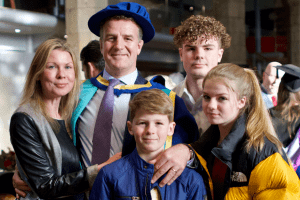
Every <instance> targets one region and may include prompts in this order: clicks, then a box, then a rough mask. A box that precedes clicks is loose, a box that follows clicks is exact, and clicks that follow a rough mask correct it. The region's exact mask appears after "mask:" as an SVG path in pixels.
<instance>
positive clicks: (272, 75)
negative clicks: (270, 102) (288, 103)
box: [262, 66, 282, 95]
mask: <svg viewBox="0 0 300 200" xmlns="http://www.w3.org/2000/svg"><path fill="white" fill-rule="evenodd" d="M280 75H281V76H278V77H276V68H275V67H273V66H268V67H267V68H266V70H265V72H264V73H263V83H262V85H263V86H264V88H265V89H266V90H267V91H268V93H269V94H274V95H276V94H277V93H278V87H279V84H280V81H281V78H282V74H280Z"/></svg>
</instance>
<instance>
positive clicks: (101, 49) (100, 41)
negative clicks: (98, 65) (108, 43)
mask: <svg viewBox="0 0 300 200" xmlns="http://www.w3.org/2000/svg"><path fill="white" fill-rule="evenodd" d="M99 43H100V51H101V54H102V55H103V44H102V40H101V39H100V40H99Z"/></svg>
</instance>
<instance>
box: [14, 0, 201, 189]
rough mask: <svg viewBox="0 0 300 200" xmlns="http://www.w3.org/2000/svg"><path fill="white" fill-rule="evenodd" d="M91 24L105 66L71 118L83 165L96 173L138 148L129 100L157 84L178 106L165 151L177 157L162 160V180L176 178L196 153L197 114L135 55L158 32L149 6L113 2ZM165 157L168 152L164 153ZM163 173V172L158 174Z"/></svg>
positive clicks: (91, 81) (85, 88)
mask: <svg viewBox="0 0 300 200" xmlns="http://www.w3.org/2000/svg"><path fill="white" fill-rule="evenodd" d="M88 26H89V29H90V30H91V31H92V32H93V33H94V34H95V35H97V36H100V50H101V53H102V55H103V57H104V60H105V69H104V71H102V72H101V73H100V74H99V75H98V76H97V77H95V78H91V79H89V80H87V81H85V82H84V83H83V84H82V90H81V94H80V100H79V104H78V106H77V108H76V109H75V111H74V113H73V117H72V121H71V127H72V135H73V140H74V144H75V145H76V146H77V147H78V150H79V152H80V153H81V155H82V160H83V165H84V166H94V168H93V172H94V175H95V177H96V175H97V173H98V171H99V170H100V169H101V167H103V166H104V165H106V164H109V163H110V162H112V161H115V160H116V159H118V158H120V152H122V155H123V156H124V155H127V154H129V153H131V152H132V151H133V150H134V149H135V141H134V138H133V136H131V135H130V134H129V133H128V130H127V127H126V121H127V120H128V116H129V113H128V112H129V106H128V104H129V101H130V99H131V98H132V97H133V96H134V95H135V94H136V93H138V92H140V91H142V90H149V89H153V88H158V89H162V90H163V91H164V92H166V93H167V94H168V95H169V96H170V98H171V99H172V101H173V105H174V106H175V107H174V108H175V115H174V121H175V123H176V127H175V131H174V135H173V137H170V138H168V139H167V142H166V144H165V146H166V149H167V148H168V147H170V148H169V149H167V150H166V151H164V154H165V153H166V152H167V153H169V154H176V155H177V156H172V158H173V160H168V159H164V160H166V162H165V164H164V165H163V166H164V167H163V169H164V170H166V169H168V174H167V175H166V176H165V177H164V179H163V180H164V181H165V183H172V182H173V181H174V180H175V179H176V178H177V177H178V176H179V175H180V174H181V172H182V171H183V170H184V168H185V166H182V160H186V161H188V160H190V159H192V158H193V156H194V155H193V152H192V151H191V149H189V147H188V146H187V145H185V144H189V143H191V142H193V141H196V140H197V139H198V137H199V133H198V127H197V124H196V122H195V119H194V118H193V116H192V115H191V114H190V113H189V111H188V110H187V109H186V107H185V104H184V102H183V100H182V99H181V98H180V97H178V96H176V94H175V93H174V92H172V91H170V90H168V89H166V88H165V87H164V86H163V85H161V84H158V83H156V82H154V81H150V82H148V81H147V80H145V79H144V78H143V77H142V76H141V75H140V74H139V72H138V70H137V67H136V62H137V56H138V55H139V54H140V53H141V50H142V47H143V44H144V43H147V42H149V41H150V40H151V39H152V38H153V37H154V35H155V29H154V27H153V25H152V24H151V21H150V18H149V14H148V12H147V11H146V8H145V7H144V6H141V5H140V4H137V3H133V2H121V3H118V4H116V5H109V6H107V7H106V8H105V9H103V10H101V11H99V12H97V13H96V14H94V15H93V16H92V17H91V18H90V19H89V21H88ZM113 84H114V85H113ZM181 143H185V144H181ZM172 145H175V146H172ZM183 152H184V154H181V153H183ZM185 155H190V156H189V157H186V156H185ZM165 157H168V156H162V158H165ZM154 162H155V161H154ZM185 163H186V162H185ZM159 167H161V166H158V167H157V166H156V168H159ZM157 173H160V172H157ZM162 175H163V174H162V173H160V175H159V176H162ZM95 177H94V178H95ZM92 184H93V183H90V186H92ZM15 186H16V187H17V185H16V184H15Z"/></svg>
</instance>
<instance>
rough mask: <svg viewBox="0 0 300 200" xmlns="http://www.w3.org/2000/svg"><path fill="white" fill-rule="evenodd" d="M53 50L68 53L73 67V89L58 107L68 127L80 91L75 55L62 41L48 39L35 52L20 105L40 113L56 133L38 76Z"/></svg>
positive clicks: (56, 125) (56, 129) (54, 123)
mask: <svg viewBox="0 0 300 200" xmlns="http://www.w3.org/2000/svg"><path fill="white" fill-rule="evenodd" d="M55 49H59V50H62V51H66V52H68V53H70V55H71V57H72V60H73V66H74V70H75V82H74V87H73V89H72V90H71V91H70V92H69V93H68V94H67V95H65V96H63V97H62V98H61V101H60V105H59V113H60V115H61V117H62V119H64V120H65V121H66V125H67V127H69V124H70V123H69V122H70V120H71V117H72V112H73V110H74V108H75V107H76V106H77V102H78V95H79V89H80V80H79V68H78V65H77V60H76V57H75V53H74V52H73V50H72V49H71V47H70V46H69V44H67V43H66V41H65V40H62V39H49V40H46V41H45V42H43V43H42V44H41V45H40V46H39V47H38V48H37V50H36V53H35V56H34V58H33V60H32V62H31V65H30V68H29V70H28V73H27V76H26V83H25V86H24V90H23V96H22V99H21V103H20V105H24V104H27V103H30V104H31V106H32V107H33V108H34V109H35V111H36V112H41V113H42V114H43V115H44V116H45V118H46V119H47V120H48V121H49V123H50V124H51V126H52V127H53V128H54V130H55V131H58V130H59V129H58V128H59V124H58V123H57V122H56V120H54V119H52V118H51V117H50V116H49V115H48V113H47V111H46V108H45V104H44V101H43V99H42V96H43V93H42V86H41V83H40V81H39V78H40V75H41V74H42V73H43V71H44V69H45V68H46V64H47V60H48V58H49V56H50V54H51V52H52V51H53V50H55Z"/></svg>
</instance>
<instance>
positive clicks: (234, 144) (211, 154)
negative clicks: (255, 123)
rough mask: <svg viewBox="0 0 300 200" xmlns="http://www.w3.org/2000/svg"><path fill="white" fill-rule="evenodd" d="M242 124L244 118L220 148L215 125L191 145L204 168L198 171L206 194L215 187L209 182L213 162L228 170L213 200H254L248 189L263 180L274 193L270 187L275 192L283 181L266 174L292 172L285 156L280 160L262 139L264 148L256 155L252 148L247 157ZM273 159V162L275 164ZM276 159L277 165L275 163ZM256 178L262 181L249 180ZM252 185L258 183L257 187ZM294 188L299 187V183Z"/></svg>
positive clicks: (278, 176) (279, 156)
mask: <svg viewBox="0 0 300 200" xmlns="http://www.w3.org/2000/svg"><path fill="white" fill-rule="evenodd" d="M245 122H246V117H245V116H241V117H240V118H238V119H237V121H236V123H235V125H234V126H233V128H232V129H231V132H230V133H229V134H228V135H227V137H226V138H225V139H224V140H223V141H222V143H221V144H220V145H219V146H218V145H217V144H218V140H219V137H220V132H219V128H218V126H217V125H211V126H210V128H208V130H207V131H206V132H205V133H204V134H203V135H202V136H201V137H200V139H199V140H198V141H197V142H195V143H192V144H191V145H192V147H193V148H194V149H195V151H196V152H197V154H198V158H199V160H200V163H201V165H202V167H203V168H202V169H201V168H199V169H198V171H199V172H200V173H201V174H202V176H203V178H204V181H205V184H206V187H207V188H208V189H207V191H208V192H209V191H211V192H212V188H213V187H215V183H213V182H212V179H211V176H212V170H213V167H214V160H215V158H216V157H217V158H218V159H219V160H221V161H222V163H224V164H225V166H226V167H227V170H226V175H225V179H224V180H225V181H224V183H223V185H222V187H220V188H221V189H220V190H216V189H215V188H214V197H215V198H214V199H216V200H219V199H224V198H225V196H226V197H227V198H228V199H244V198H245V199H247V198H249V199H256V198H254V194H253V193H256V192H257V191H256V190H255V189H254V187H252V186H251V185H252V184H257V185H260V184H261V185H263V183H260V182H259V181H261V180H264V178H266V180H270V181H272V182H273V183H274V185H272V184H271V186H270V188H269V189H273V187H275V188H274V189H277V188H276V187H277V185H276V183H277V182H279V181H282V180H281V178H280V177H281V174H277V173H276V174H275V175H274V174H268V173H265V172H267V170H270V171H271V172H272V169H274V168H278V169H281V168H284V169H285V168H287V170H286V171H291V170H292V168H290V167H289V165H288V159H287V157H286V155H285V154H283V156H281V155H280V154H279V153H278V149H277V147H276V146H275V145H274V144H273V143H271V142H270V141H269V140H268V139H267V138H265V145H264V147H263V149H262V150H261V151H260V152H257V151H256V150H255V149H254V148H251V150H250V152H249V153H248V152H247V151H246V149H245V144H246V140H247V136H246V134H245ZM275 159H276V162H274V160H275ZM277 159H279V161H277ZM269 162H271V163H273V162H274V164H273V165H272V166H270V165H269V164H267V163H269ZM265 163H266V164H265ZM258 165H260V167H261V166H262V168H257V169H256V170H255V171H254V169H255V167H256V166H258ZM291 173H293V172H291ZM269 175H270V176H269ZM256 176H260V178H261V180H260V179H255V178H252V177H256ZM263 176H265V177H263ZM270 177H271V178H270ZM283 177H284V176H283ZM298 180H299V179H298ZM255 181H258V183H257V182H255ZM286 181H287V180H283V181H282V182H286ZM296 181H297V179H296ZM254 182H255V183H254ZM297 184H299V182H298V183H297ZM250 189H251V190H250ZM279 189H281V188H279ZM284 189H286V188H284V187H283V188H282V190H283V191H285V190H284ZM250 197H251V198H250ZM258 199H260V198H258ZM262 199H263V198H262Z"/></svg>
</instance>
